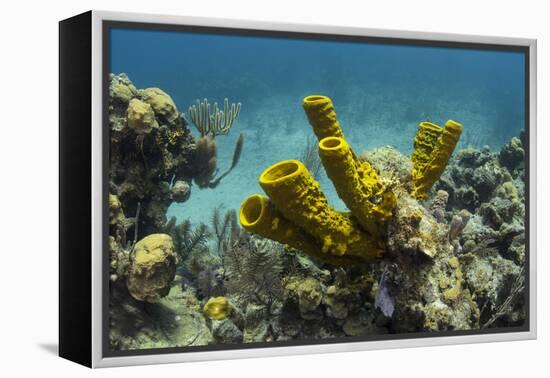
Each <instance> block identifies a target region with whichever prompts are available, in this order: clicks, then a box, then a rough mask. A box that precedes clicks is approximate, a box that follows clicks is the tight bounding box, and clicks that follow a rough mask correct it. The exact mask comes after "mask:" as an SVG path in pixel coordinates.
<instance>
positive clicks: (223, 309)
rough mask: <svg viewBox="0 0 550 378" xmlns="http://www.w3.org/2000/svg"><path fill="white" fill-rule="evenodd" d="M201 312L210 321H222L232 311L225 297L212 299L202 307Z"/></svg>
mask: <svg viewBox="0 0 550 378" xmlns="http://www.w3.org/2000/svg"><path fill="white" fill-rule="evenodd" d="M202 310H203V312H204V314H205V315H206V316H208V317H209V318H210V319H212V320H224V319H225V318H227V317H228V316H229V315H230V314H231V311H232V307H231V304H230V303H229V301H228V300H227V298H225V297H212V298H210V299H209V300H208V302H206V304H205V305H204V307H203V309H202Z"/></svg>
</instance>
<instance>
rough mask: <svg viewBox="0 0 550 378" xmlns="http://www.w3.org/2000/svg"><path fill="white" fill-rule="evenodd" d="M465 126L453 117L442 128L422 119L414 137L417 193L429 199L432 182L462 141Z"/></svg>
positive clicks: (415, 195) (414, 168)
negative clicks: (461, 136)
mask: <svg viewBox="0 0 550 378" xmlns="http://www.w3.org/2000/svg"><path fill="white" fill-rule="evenodd" d="M462 128H463V126H462V125H461V124H460V123H458V122H455V121H453V120H448V121H447V122H446V123H445V128H442V127H440V126H438V125H436V124H434V123H431V122H422V123H420V125H419V127H418V131H417V133H416V137H415V138H414V151H413V154H412V156H411V160H412V163H413V172H412V178H413V182H414V193H413V195H414V197H415V198H417V199H426V197H427V196H428V193H429V191H430V189H431V188H432V186H433V185H434V184H435V182H436V181H437V180H439V178H440V177H441V175H442V174H443V171H444V170H445V167H446V166H447V164H448V162H449V159H450V158H451V155H452V154H453V151H454V149H455V147H456V144H457V143H458V139H459V138H460V134H461V133H462Z"/></svg>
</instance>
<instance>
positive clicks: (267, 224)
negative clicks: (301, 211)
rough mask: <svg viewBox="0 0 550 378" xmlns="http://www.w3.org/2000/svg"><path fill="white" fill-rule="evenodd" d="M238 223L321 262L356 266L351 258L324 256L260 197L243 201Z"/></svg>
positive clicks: (307, 236) (266, 200) (313, 242)
mask: <svg viewBox="0 0 550 378" xmlns="http://www.w3.org/2000/svg"><path fill="white" fill-rule="evenodd" d="M239 219H240V222H241V225H242V226H243V228H244V229H245V230H247V231H250V232H252V233H254V234H256V235H259V236H261V237H264V238H267V239H271V240H274V241H276V242H279V243H282V244H286V245H288V246H289V247H291V248H294V249H297V250H300V251H302V252H305V253H307V254H308V255H310V256H313V257H317V258H319V259H321V260H323V261H324V262H327V263H330V264H333V265H352V264H354V263H356V262H358V260H355V259H353V258H341V257H338V256H332V255H329V254H323V253H322V252H321V244H320V243H319V242H318V241H317V240H316V239H315V238H314V237H313V236H311V235H309V234H308V233H307V232H305V231H304V230H302V229H301V228H300V227H298V226H296V225H295V224H294V223H292V222H291V221H289V220H287V219H286V218H284V217H283V215H282V214H281V213H280V212H279V211H278V210H277V209H276V208H275V206H274V205H273V204H272V203H271V201H270V200H269V198H267V197H265V196H262V195H260V194H253V195H251V196H249V197H247V198H246V199H245V200H244V201H243V203H242V205H241V209H240V213H239ZM359 261H360V260H359Z"/></svg>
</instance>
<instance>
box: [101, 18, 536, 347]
mask: <svg viewBox="0 0 550 378" xmlns="http://www.w3.org/2000/svg"><path fill="white" fill-rule="evenodd" d="M226 32H227V33H228V34H220V32H219V31H217V32H213V31H198V30H196V29H195V30H193V31H167V30H162V31H160V30H159V31H156V30H145V29H134V28H122V27H120V28H112V29H110V35H109V51H108V56H109V58H108V59H109V61H108V66H109V72H110V74H109V76H108V83H106V84H105V85H107V86H108V99H107V104H106V106H107V108H108V109H106V111H107V112H108V114H107V115H108V134H109V148H108V150H109V151H108V153H109V167H108V180H109V185H108V230H109V235H108V243H107V244H108V269H109V275H108V277H109V284H108V287H109V290H108V295H109V297H108V309H106V311H108V313H107V315H106V316H107V318H106V323H107V325H106V327H107V330H106V332H107V334H108V345H109V349H110V351H112V352H121V351H136V350H151V349H162V348H176V347H177V348H183V349H182V350H187V349H188V350H197V349H201V348H195V347H203V346H209V347H210V348H223V347H233V348H235V347H239V345H244V344H254V343H257V346H270V345H273V346H279V345H296V344H300V343H302V344H303V343H312V342H330V341H332V342H335V341H338V342H345V341H365V340H370V339H372V340H374V339H383V338H384V337H391V336H392V335H393V337H394V338H395V336H396V335H403V337H405V335H408V336H407V337H410V335H414V334H418V335H422V336H424V337H426V336H437V335H449V334H453V333H452V332H451V333H449V331H477V332H480V331H482V330H487V331H506V330H513V329H515V327H522V326H524V325H525V324H526V319H527V309H526V298H527V297H526V294H527V289H526V282H527V280H526V271H525V265H526V260H527V259H528V255H527V254H528V251H526V231H525V227H526V222H525V219H526V170H525V162H526V154H527V145H526V142H527V141H526V135H525V133H524V130H525V126H526V125H525V108H526V103H525V81H524V80H525V79H524V78H525V69H526V67H525V56H524V53H523V52H516V51H505V50H498V49H486V50H483V49H481V47H480V48H472V47H468V48H466V47H457V46H454V47H450V46H439V47H432V46H427V45H412V44H399V43H398V41H396V42H391V41H374V40H361V41H359V40H353V41H352V40H346V39H345V38H338V39H332V40H331V39H324V40H323V39H319V38H318V37H315V36H299V35H296V36H292V35H261V36H257V35H256V36H255V35H252V33H253V32H250V33H247V34H242V33H241V34H237V33H234V34H230V33H231V30H227V31H226ZM457 333H458V332H457Z"/></svg>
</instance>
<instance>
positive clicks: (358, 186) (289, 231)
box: [240, 96, 396, 265]
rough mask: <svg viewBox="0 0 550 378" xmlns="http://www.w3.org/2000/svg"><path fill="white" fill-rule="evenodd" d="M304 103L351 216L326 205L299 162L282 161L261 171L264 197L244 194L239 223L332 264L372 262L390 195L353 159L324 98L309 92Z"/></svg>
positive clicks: (371, 171)
mask: <svg viewBox="0 0 550 378" xmlns="http://www.w3.org/2000/svg"><path fill="white" fill-rule="evenodd" d="M303 107H304V110H305V112H306V115H307V117H308V119H309V121H310V123H311V125H312V127H313V131H314V133H315V135H316V136H317V138H318V139H319V141H320V142H319V155H320V157H321V161H322V163H323V166H324V167H325V170H326V172H327V174H328V176H329V178H330V179H331V181H332V182H333V184H334V186H335V187H336V190H337V192H338V195H339V196H340V197H341V198H342V200H343V201H344V203H346V205H347V206H348V208H349V209H350V211H351V214H345V213H340V212H337V211H336V210H334V209H333V208H332V207H331V206H330V205H329V204H328V201H327V198H326V197H325V195H324V193H323V192H322V191H321V188H320V186H319V183H318V182H317V181H315V179H314V178H313V177H312V175H311V173H310V172H309V171H308V170H307V168H306V167H305V166H304V164H303V163H301V162H300V161H298V160H285V161H281V162H279V163H277V164H274V165H272V166H271V167H269V168H268V169H266V170H265V171H264V172H263V173H262V174H261V176H260V186H261V187H262V189H263V190H264V191H265V193H266V194H267V195H268V196H269V198H266V197H263V196H261V195H259V194H255V195H252V196H250V197H248V198H247V199H246V200H245V201H244V203H243V205H242V206H241V211H240V221H241V224H242V226H243V227H244V228H245V229H247V230H248V231H250V232H254V233H256V234H258V235H261V236H263V237H266V238H270V239H272V240H275V241H278V242H281V243H284V244H287V245H289V246H291V247H293V248H296V249H299V250H302V251H304V252H306V253H308V254H310V255H313V256H316V257H319V258H321V259H323V260H325V261H327V262H329V263H332V264H336V265H347V264H353V263H357V262H370V261H373V260H375V259H376V258H378V257H380V256H381V255H382V253H383V251H384V243H383V240H382V237H381V225H382V223H383V222H384V221H385V220H386V219H387V218H388V217H390V216H391V215H392V210H393V208H394V207H395V204H396V199H395V196H394V194H393V193H392V192H391V191H387V190H386V188H385V187H384V185H383V184H382V182H381V180H380V179H379V177H378V174H377V173H376V171H375V170H374V169H373V168H372V167H371V166H370V165H369V164H368V163H362V162H360V161H359V160H358V159H357V157H356V155H355V154H354V153H353V151H352V150H351V148H350V147H349V145H348V144H347V142H346V140H345V138H344V133H343V132H342V129H341V128H340V124H339V122H338V119H337V117H336V113H335V111H334V107H333V105H332V102H331V100H330V99H329V98H328V97H324V96H308V97H306V98H305V99H304V103H303Z"/></svg>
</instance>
